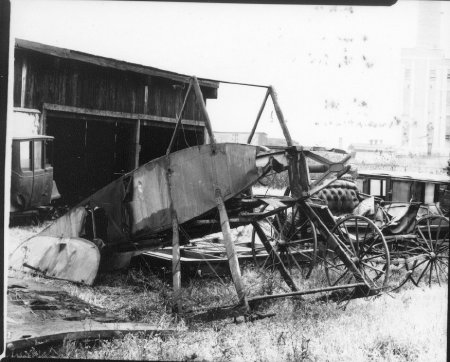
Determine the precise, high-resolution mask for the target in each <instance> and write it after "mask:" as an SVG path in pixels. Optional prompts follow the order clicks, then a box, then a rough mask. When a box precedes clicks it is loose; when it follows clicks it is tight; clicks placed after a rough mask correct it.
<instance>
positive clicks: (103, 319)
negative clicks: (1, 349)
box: [6, 278, 173, 353]
mask: <svg viewBox="0 0 450 362" xmlns="http://www.w3.org/2000/svg"><path fill="white" fill-rule="evenodd" d="M7 301H8V302H7V317H6V320H7V323H6V348H7V352H9V353H11V352H12V351H14V350H19V349H24V348H30V347H33V346H39V345H43V344H48V343H61V342H63V341H65V340H85V339H102V338H117V337H121V336H123V334H124V333H129V332H141V331H144V332H148V333H150V332H157V333H170V332H173V330H171V329H164V330H163V329H161V328H159V327H155V326H153V325H149V324H144V323H130V322H127V321H125V320H124V319H123V318H120V317H119V316H118V315H117V314H115V313H112V312H110V311H106V310H104V309H102V308H99V307H96V306H93V305H91V304H89V303H87V302H84V301H83V300H81V299H79V298H77V297H74V296H71V295H69V294H68V293H67V292H65V291H64V290H61V289H57V288H55V287H53V286H50V285H48V284H44V283H40V282H38V281H34V280H21V279H16V278H8V297H7Z"/></svg>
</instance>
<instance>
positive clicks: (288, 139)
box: [269, 86, 294, 146]
mask: <svg viewBox="0 0 450 362" xmlns="http://www.w3.org/2000/svg"><path fill="white" fill-rule="evenodd" d="M269 89H270V95H271V97H272V101H273V106H274V108H275V113H276V114H277V117H278V121H279V122H280V126H281V129H282V130H283V134H284V138H285V139H286V143H287V145H288V146H293V145H294V144H293V142H292V138H291V134H290V133H289V130H288V128H287V127H286V121H285V119H284V115H283V112H282V111H281V107H280V104H279V102H278V96H277V93H276V92H275V89H274V88H273V87H272V86H270V87H269Z"/></svg>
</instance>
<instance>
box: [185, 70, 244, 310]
mask: <svg viewBox="0 0 450 362" xmlns="http://www.w3.org/2000/svg"><path fill="white" fill-rule="evenodd" d="M192 83H193V86H194V91H195V95H196V98H197V102H198V104H199V105H200V108H201V110H202V112H203V116H204V117H205V125H206V129H207V131H208V135H209V139H210V143H211V145H212V146H213V147H212V155H211V157H212V162H213V163H214V157H215V147H214V145H215V144H216V139H215V137H214V134H213V131H212V126H211V120H210V118H209V115H208V112H207V110H206V105H205V102H204V100H203V95H202V91H201V89H200V85H199V83H198V80H197V78H196V77H195V76H194V77H192ZM213 169H214V178H215V185H214V187H215V191H214V197H215V200H216V206H217V209H218V211H219V218H220V227H221V229H222V234H223V239H224V245H225V250H226V253H227V258H228V263H229V267H230V271H231V276H232V278H233V283H234V286H235V288H236V293H237V295H238V298H239V302H240V303H241V304H242V305H243V306H244V308H245V309H246V310H247V311H248V310H249V305H248V302H247V296H246V291H245V287H244V283H243V281H242V276H241V269H240V267H239V260H238V257H237V252H236V248H235V245H234V243H233V240H232V239H231V230H230V221H229V219H228V214H227V210H226V208H225V204H224V202H223V198H222V193H221V191H220V188H219V187H218V182H217V181H218V180H217V173H216V167H215V166H214V167H213Z"/></svg>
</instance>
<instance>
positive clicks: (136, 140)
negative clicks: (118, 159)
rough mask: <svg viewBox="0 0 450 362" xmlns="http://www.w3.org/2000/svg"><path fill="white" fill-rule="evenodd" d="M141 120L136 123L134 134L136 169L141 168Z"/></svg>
mask: <svg viewBox="0 0 450 362" xmlns="http://www.w3.org/2000/svg"><path fill="white" fill-rule="evenodd" d="M140 142H141V120H140V119H138V121H137V122H136V130H135V134H134V144H135V148H134V149H135V151H134V152H135V153H134V168H138V167H139V153H140V152H141V144H140Z"/></svg>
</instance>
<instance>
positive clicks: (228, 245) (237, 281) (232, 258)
mask: <svg viewBox="0 0 450 362" xmlns="http://www.w3.org/2000/svg"><path fill="white" fill-rule="evenodd" d="M215 198H216V205H217V209H218V210H219V218H220V227H221V229H222V233H223V243H224V245H225V250H226V252H227V258H228V263H229V266H230V271H231V276H232V278H233V282H234V286H235V288H236V292H237V295H238V298H239V302H240V303H241V304H242V305H243V306H244V307H245V308H246V309H247V310H249V306H248V302H247V293H246V291H245V287H244V283H243V281H242V277H241V269H240V268H239V260H238V257H237V252H236V248H235V245H234V243H233V241H232V240H231V230H230V222H229V220H228V215H227V210H226V209H225V204H224V202H223V198H222V193H221V192H220V189H219V188H216V191H215Z"/></svg>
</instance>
